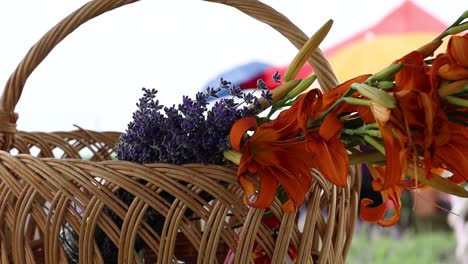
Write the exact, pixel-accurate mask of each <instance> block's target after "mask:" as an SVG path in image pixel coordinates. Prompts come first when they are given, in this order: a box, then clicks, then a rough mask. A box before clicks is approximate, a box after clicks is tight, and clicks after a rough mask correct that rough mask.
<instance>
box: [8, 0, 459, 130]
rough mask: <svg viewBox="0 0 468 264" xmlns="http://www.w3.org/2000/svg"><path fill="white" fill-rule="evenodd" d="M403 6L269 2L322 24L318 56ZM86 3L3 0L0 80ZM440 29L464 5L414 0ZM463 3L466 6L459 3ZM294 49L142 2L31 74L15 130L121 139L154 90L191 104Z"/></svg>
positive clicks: (247, 25)
mask: <svg viewBox="0 0 468 264" xmlns="http://www.w3.org/2000/svg"><path fill="white" fill-rule="evenodd" d="M402 1H403V0H391V1H390V0H387V1H375V0H362V1H358V0H355V1H338V0H323V1H312V0H288V1H286V0H268V1H267V0H265V1H264V2H265V3H267V4H270V5H271V6H273V7H274V8H276V9H277V10H279V11H280V12H282V13H283V14H285V15H286V16H287V17H289V18H290V19H291V20H292V21H293V22H294V23H296V24H297V25H298V26H299V27H300V28H301V29H302V30H303V31H304V32H306V33H307V34H308V35H311V34H313V33H314V31H315V30H316V29H318V28H319V27H320V26H321V25H322V24H323V23H324V22H326V21H327V20H328V19H333V20H334V25H333V28H332V30H331V32H330V33H329V35H328V36H327V38H326V40H325V41H324V43H323V45H322V48H326V47H330V46H332V45H333V44H335V43H337V42H339V41H340V40H342V39H344V38H347V37H350V36H352V35H353V34H354V33H356V32H358V31H361V30H364V29H366V28H367V27H370V26H372V25H373V24H374V23H376V22H377V21H379V19H380V18H382V17H383V16H385V14H387V13H388V12H390V11H391V10H392V9H394V8H396V7H397V6H398V5H400V4H401V3H402ZM86 2H87V1H85V0H40V1H37V0H14V1H12V0H10V1H7V0H3V1H0V36H1V41H0V81H1V82H2V86H4V85H5V83H6V81H7V79H8V77H9V76H10V74H11V73H12V72H13V71H14V69H15V68H16V66H17V65H18V63H19V62H20V61H21V59H22V58H23V56H24V55H25V54H26V52H27V51H28V50H29V48H30V47H31V46H32V45H33V44H34V43H35V42H36V41H37V40H38V39H39V38H40V37H41V36H42V35H44V33H45V32H47V31H48V30H49V29H50V28H51V27H53V26H54V25H55V24H56V23H57V22H58V21H60V20H61V19H62V18H64V17H65V16H67V15H68V14H69V13H71V12H73V11H74V10H76V9H77V8H78V7H80V6H81V5H83V4H85V3H86ZM413 2H414V3H416V4H418V5H419V6H421V7H422V8H424V9H425V10H427V11H428V12H429V13H431V14H433V15H434V16H435V17H436V18H438V19H440V20H441V21H442V22H445V23H446V24H449V23H451V22H453V21H454V20H455V19H456V18H457V17H458V16H459V15H461V14H462V12H463V11H464V10H466V9H467V6H468V5H466V2H464V1H462V0H444V1H442V0H413ZM463 3H464V4H463ZM295 52H296V50H295V48H294V47H293V46H292V45H291V44H290V43H289V42H288V41H287V40H286V39H284V38H283V37H282V36H281V35H279V34H278V33H277V32H275V31H274V30H273V29H271V28H269V27H267V26H266V25H264V24H262V23H260V22H258V21H255V20H253V19H252V18H250V17H248V16H246V15H244V14H242V13H240V12H239V11H237V10H235V9H233V8H231V7H227V6H224V5H220V4H215V3H208V2H204V1H200V0H165V1H154V0H153V1H151V0H145V1H140V2H137V3H134V4H130V5H127V6H124V7H121V8H119V9H116V10H113V11H111V12H109V13H106V14H104V15H101V16H99V17H97V18H95V19H93V20H91V21H89V22H88V23H86V24H85V25H83V26H82V27H80V28H79V29H78V30H77V31H76V32H74V33H72V34H71V35H70V36H69V37H67V38H66V39H65V40H64V41H63V42H62V43H60V44H59V45H58V46H57V47H56V48H55V49H54V50H53V51H52V52H51V54H50V55H49V56H48V57H47V58H46V59H45V60H44V61H43V63H42V64H41V65H40V66H39V67H38V68H37V69H36V70H35V71H34V72H33V74H32V75H31V76H30V78H29V79H28V81H27V82H26V86H25V89H24V92H23V95H22V97H21V99H20V101H19V103H18V105H17V107H16V112H18V113H19V120H18V129H20V130H27V131H32V130H34V131H56V130H65V131H66V130H72V129H73V124H77V125H79V126H82V127H83V128H87V129H95V130H117V131H124V130H125V128H126V125H127V123H128V122H129V121H130V119H131V113H132V112H133V111H134V110H135V108H136V107H135V103H136V102H137V100H138V98H139V97H140V96H141V88H142V87H147V88H157V89H158V90H159V91H160V94H159V95H160V97H161V101H162V102H163V103H164V104H167V105H169V104H174V103H178V102H179V101H180V98H181V96H182V95H183V94H187V95H193V94H194V93H195V92H196V91H198V90H199V89H200V88H201V87H202V86H203V85H204V84H206V83H207V82H208V81H209V80H211V79H212V78H213V77H215V76H217V75H218V74H219V73H221V72H223V71H226V70H229V69H230V68H232V67H235V66H238V65H240V64H242V63H245V62H249V61H252V60H257V61H262V62H266V63H270V64H277V65H284V64H287V63H289V61H290V60H291V59H292V58H293V56H294V55H295Z"/></svg>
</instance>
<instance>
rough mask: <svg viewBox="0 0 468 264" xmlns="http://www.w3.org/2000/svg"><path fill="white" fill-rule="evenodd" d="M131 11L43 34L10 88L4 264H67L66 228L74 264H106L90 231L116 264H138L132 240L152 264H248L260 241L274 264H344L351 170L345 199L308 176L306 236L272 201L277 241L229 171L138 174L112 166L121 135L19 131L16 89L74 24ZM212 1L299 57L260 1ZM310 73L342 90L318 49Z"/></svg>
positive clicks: (4, 136)
mask: <svg viewBox="0 0 468 264" xmlns="http://www.w3.org/2000/svg"><path fill="white" fill-rule="evenodd" d="M132 2H136V1H135V0H95V1H91V2H89V3H88V4H86V5H85V6H83V7H82V8H80V9H78V10H77V11H75V12H74V13H72V14H71V15H69V16H68V17H66V18H65V19H64V20H63V21H61V22H60V23H59V24H57V25H56V26H55V27H54V28H52V29H51V30H50V31H49V32H48V33H47V34H46V35H44V37H43V38H42V39H41V40H40V41H39V42H38V43H36V44H35V45H34V46H33V47H32V48H31V50H30V51H29V52H28V54H27V55H26V56H25V58H24V59H23V61H22V62H21V63H20V65H19V66H18V68H17V69H16V71H15V72H14V73H13V74H12V75H11V77H10V79H9V80H8V83H7V84H6V87H5V90H4V93H3V95H2V98H1V102H0V133H1V137H0V146H1V148H2V149H3V151H0V227H1V229H0V230H1V231H0V261H1V263H66V262H67V257H66V249H65V248H66V247H65V245H64V244H63V242H62V240H61V239H60V237H61V232H63V228H64V226H68V227H69V228H71V230H73V231H74V233H76V234H77V235H78V238H77V241H78V242H79V263H106V260H105V259H103V258H102V256H101V254H100V251H99V248H98V246H97V244H96V240H95V230H96V229H97V228H99V229H100V230H102V231H103V232H104V233H105V234H106V235H107V236H108V237H109V238H110V239H111V240H112V242H113V243H114V244H115V245H117V246H118V248H119V252H118V263H140V262H141V258H140V256H139V255H138V252H136V251H135V249H134V243H135V241H136V240H137V239H139V240H142V241H144V243H145V250H146V256H150V255H153V256H155V261H157V263H174V261H175V260H176V259H179V260H180V259H182V260H184V259H185V260H186V261H188V262H189V263H195V262H196V263H219V262H222V259H223V255H222V254H221V255H220V252H225V251H223V250H221V249H222V248H224V249H232V250H233V251H234V252H235V263H250V262H251V252H252V247H253V244H254V242H255V241H257V242H258V244H259V245H260V246H261V247H262V248H263V249H264V250H265V252H266V253H267V254H268V255H269V256H271V258H272V262H273V263H284V262H285V256H286V252H287V250H288V247H289V244H292V245H294V246H295V248H297V249H298V260H297V262H298V263H343V262H344V261H345V257H346V254H347V252H348V249H349V246H350V243H351V239H352V234H353V229H354V223H355V219H356V212H357V204H358V195H359V186H360V173H359V171H358V170H355V169H354V168H351V170H350V171H351V174H352V177H349V179H350V180H349V183H348V186H347V187H346V188H336V187H335V186H333V185H332V184H331V183H329V182H328V181H327V180H325V179H324V178H323V177H322V176H320V175H319V174H318V173H315V174H314V176H315V180H314V181H313V184H312V187H311V189H310V192H309V193H308V195H307V197H306V202H307V211H306V212H305V213H306V216H305V223H304V227H303V230H302V231H301V230H300V229H299V227H298V226H297V224H296V220H295V219H296V215H295V214H284V213H283V212H282V209H281V203H280V202H279V201H278V200H275V201H274V203H273V204H272V205H271V208H270V209H271V211H272V212H273V214H274V215H275V216H276V217H278V218H279V219H281V228H280V230H279V233H278V236H277V238H276V239H274V238H273V237H272V234H270V232H269V231H268V229H267V227H266V226H264V224H263V223H262V222H261V220H262V216H263V214H264V210H263V209H253V208H247V207H246V206H245V205H244V204H243V202H242V190H241V188H240V186H239V185H238V184H237V181H236V173H235V168H228V167H221V166H206V165H200V164H189V165H183V166H175V165H170V164H147V165H139V164H135V163H131V162H125V161H116V160H111V158H112V154H113V153H114V152H115V144H116V142H117V140H118V136H119V133H115V132H94V131H88V130H83V129H78V130H76V131H72V132H56V133H37V132H36V133H31V132H22V131H16V120H17V114H16V113H14V109H15V106H16V104H17V102H18V100H19V98H20V96H21V92H22V89H23V86H24V84H25V82H26V79H27V78H28V77H29V75H30V74H31V73H32V72H33V71H34V69H35V68H36V67H37V66H38V65H39V64H40V63H41V62H42V60H43V59H44V58H45V57H46V56H47V54H48V53H49V52H50V51H51V50H52V49H53V48H54V47H55V46H56V45H57V44H58V43H59V42H60V41H61V40H63V39H64V38H65V37H66V36H67V35H68V34H69V33H71V32H72V31H73V30H75V29H76V28H77V27H79V26H80V25H81V24H83V23H85V22H86V21H88V20H90V19H92V18H94V17H96V16H98V15H100V14H102V13H104V12H107V11H110V10H113V9H114V8H117V7H120V6H123V5H125V4H129V3H132ZM212 2H220V3H223V4H226V5H230V6H233V7H236V8H238V9H239V10H241V11H242V12H244V13H246V14H248V15H250V16H252V17H254V18H255V19H257V20H259V21H262V22H264V23H267V24H268V25H270V26H272V27H273V28H275V29H276V30H277V31H279V32H280V33H281V34H283V35H284V36H285V37H286V38H287V39H289V40H290V41H291V42H292V43H293V44H294V45H295V46H296V47H297V48H300V47H302V45H303V44H304V43H305V42H306V40H307V39H308V38H307V36H306V35H305V34H304V33H303V32H302V31H300V30H299V29H298V28H297V27H296V26H295V25H293V24H292V23H291V22H290V21H289V20H288V19H287V18H286V17H284V16H283V15H281V14H279V13H278V12H277V11H275V10H274V9H272V8H271V7H269V6H267V5H264V4H262V3H260V2H258V1H254V0H242V1H241V0H233V1H228V0H226V1H222V0H213V1H212ZM309 62H310V63H311V64H312V65H313V66H314V69H315V71H316V73H317V75H318V76H319V81H320V84H321V87H322V89H324V90H328V89H330V88H332V87H334V86H335V85H336V84H337V81H336V79H335V77H334V74H333V72H332V70H331V68H330V65H329V64H328V62H327V61H326V59H325V58H324V56H323V54H322V53H321V51H320V50H317V51H316V52H315V53H314V55H313V56H312V58H310V60H309ZM129 103H132V102H129ZM124 122H126V121H125V120H124ZM90 154H91V155H90ZM90 156H91V158H90V159H89V157H90ZM83 157H86V158H87V160H84V159H83ZM142 182H145V184H143V183H142ZM119 189H124V190H126V191H128V192H129V193H131V194H132V195H134V196H135V199H134V200H133V202H132V203H131V204H130V206H128V205H126V204H125V203H123V202H122V201H121V200H120V199H119V198H118V197H117V196H116V195H115V192H116V191H117V190H119ZM163 192H168V193H170V194H172V195H173V196H174V197H176V199H175V200H174V201H173V202H172V203H169V202H168V201H167V200H166V199H164V198H163V197H162V196H161V194H162V193H163ZM202 192H203V193H209V194H210V195H211V197H213V200H212V201H211V202H207V201H206V200H205V199H203V198H202V197H201V196H200V194H201V193H202ZM103 208H108V209H110V210H112V211H113V213H114V214H115V215H117V216H118V217H119V218H121V219H122V220H123V224H122V226H121V227H120V228H119V226H117V225H116V224H115V223H114V222H113V221H112V220H111V219H110V217H109V215H107V214H105V213H103ZM149 208H153V209H154V210H156V211H157V212H159V213H160V214H161V215H163V216H164V217H165V222H164V227H163V228H162V232H161V234H160V235H158V234H157V233H155V232H154V231H153V229H152V228H150V227H149V225H148V224H147V223H145V222H144V221H143V216H144V214H145V212H146V211H147V210H148V209H149ZM187 210H191V211H193V212H194V216H195V217H196V218H197V219H199V220H197V221H195V220H193V218H189V217H188V216H187V214H186V212H187ZM201 223H202V224H201ZM239 224H241V225H242V231H241V233H240V235H239V234H237V233H236V230H235V229H233V226H236V225H239ZM187 243H189V245H190V247H187ZM189 249H192V250H195V251H196V252H198V254H196V255H195V256H191V258H190V259H186V258H187V251H188V252H189V254H192V253H193V252H191V251H190V250H189ZM148 259H149V257H148V258H147V259H146V262H145V263H148V262H149V261H148Z"/></svg>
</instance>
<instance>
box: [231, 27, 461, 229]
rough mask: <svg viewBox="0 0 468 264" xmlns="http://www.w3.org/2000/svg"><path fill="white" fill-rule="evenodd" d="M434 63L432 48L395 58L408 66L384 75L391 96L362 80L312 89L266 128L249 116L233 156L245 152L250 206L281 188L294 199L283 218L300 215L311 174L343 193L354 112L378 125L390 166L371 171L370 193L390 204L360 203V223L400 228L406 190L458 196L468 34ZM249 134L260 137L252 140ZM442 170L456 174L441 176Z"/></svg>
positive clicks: (239, 125) (234, 132)
mask: <svg viewBox="0 0 468 264" xmlns="http://www.w3.org/2000/svg"><path fill="white" fill-rule="evenodd" d="M427 56H428V54H427V50H423V51H413V52H411V53H409V54H407V55H406V56H404V57H402V58H401V59H398V60H396V61H395V62H394V65H400V66H401V67H400V68H398V71H396V73H393V74H392V75H391V76H390V78H388V76H387V80H386V81H387V82H391V87H390V88H387V89H379V88H377V87H373V83H372V82H369V80H371V79H372V78H370V75H363V76H359V77H357V78H354V79H352V80H350V81H347V82H345V83H343V84H341V85H339V86H338V87H336V88H335V89H333V90H332V91H330V92H327V93H325V94H322V93H321V92H320V90H318V89H312V90H310V91H309V92H307V93H305V94H303V95H302V96H300V97H299V99H297V101H295V102H294V104H293V105H292V106H291V107H290V108H288V109H287V110H283V111H282V112H280V114H279V115H278V117H277V118H276V119H274V120H269V121H267V122H263V123H262V121H261V120H262V119H260V118H256V117H247V118H243V119H241V120H239V121H237V122H236V123H235V124H234V126H233V127H232V129H231V132H230V140H231V145H232V147H233V149H234V150H236V151H239V152H241V153H242V157H241V160H240V164H239V169H238V172H237V174H238V180H239V183H240V184H241V186H242V187H243V189H244V191H245V199H244V200H245V203H246V204H248V205H250V206H252V207H259V208H267V207H268V206H269V205H270V204H271V203H272V201H273V199H274V198H275V197H276V194H277V189H278V184H281V186H282V187H283V188H284V190H285V192H286V193H287V195H288V200H287V201H284V202H285V203H284V206H283V208H284V210H285V211H289V212H290V211H293V210H296V209H297V208H298V207H299V206H300V205H301V204H302V202H303V200H304V196H305V195H306V193H307V192H308V191H309V188H310V185H311V181H312V174H311V169H316V170H317V171H319V172H320V173H321V174H323V175H324V176H325V177H327V178H328V180H329V181H330V182H332V183H333V184H335V185H337V186H340V187H342V186H345V185H346V183H347V175H348V167H349V165H350V159H349V154H348V151H347V147H348V146H346V145H345V143H343V140H342V134H343V129H345V128H347V127H346V125H347V124H346V120H347V119H346V118H341V117H343V115H350V114H354V115H355V116H357V115H358V116H359V118H360V120H361V122H362V125H363V126H366V125H368V124H371V123H375V124H376V127H377V128H378V130H377V132H379V133H380V137H377V141H378V142H381V144H382V145H383V150H384V151H383V153H382V154H383V155H385V164H372V162H369V163H368V168H369V171H370V172H371V173H372V176H373V183H372V186H373V189H374V190H375V191H378V192H380V193H381V196H382V200H383V201H384V202H383V203H382V204H380V205H375V204H374V201H372V200H370V199H363V200H362V201H361V218H362V219H363V220H365V221H369V222H376V223H378V224H380V225H382V226H391V225H394V224H395V223H396V222H397V221H398V219H399V215H400V208H401V201H400V195H401V192H402V190H404V189H413V188H419V187H423V186H427V185H429V186H432V187H433V188H437V189H440V190H442V191H446V192H452V193H453V188H454V186H453V185H457V184H460V183H466V182H467V180H468V179H467V177H468V171H467V170H468V160H467V159H468V158H467V157H468V140H467V139H468V127H467V120H466V114H467V107H465V106H460V104H458V103H457V100H465V99H466V89H467V86H468V34H467V35H464V36H452V37H451V39H450V40H449V43H448V46H447V51H446V52H445V53H442V54H439V55H438V56H436V57H435V58H434V59H433V60H432V61H430V62H427V61H425V59H426V57H427ZM389 80H390V81H389ZM356 83H357V84H362V85H364V84H365V85H366V87H365V89H367V90H366V91H370V93H364V92H361V90H359V89H358V90H353V91H351V90H352V89H353V86H352V84H356ZM369 89H370V90H369ZM377 90H378V92H376V91H377ZM349 91H351V92H349ZM382 93H384V94H385V96H386V97H385V98H387V97H389V98H391V100H392V102H394V103H395V106H393V104H392V107H389V105H385V104H383V103H381V102H382V100H385V98H384V99H382V100H380V99H379V98H380V95H379V94H382ZM345 97H346V98H345ZM376 98H377V99H376ZM345 99H346V100H345ZM353 100H355V101H356V100H360V101H359V102H360V103H357V104H356V103H353V102H355V101H353ZM249 130H253V134H252V133H250V134H249V133H247V132H248V131H249ZM368 146H370V147H375V145H372V144H369V145H368ZM349 147H353V148H354V147H355V146H349ZM381 152H382V151H381ZM442 172H444V173H447V172H449V173H451V174H452V176H451V177H449V178H447V179H446V178H443V177H441V175H440V174H441V173H442ZM253 175H257V176H258V177H259V190H258V191H257V190H256V188H255V185H254V183H253V182H252V180H251V178H250V176H253ZM408 175H410V176H412V178H409V177H408ZM457 186H458V185H457ZM458 187H459V186H458ZM460 188H461V187H460ZM388 201H389V202H391V203H392V204H393V207H394V209H395V214H394V215H393V216H391V217H390V218H386V214H387V207H386V204H388Z"/></svg>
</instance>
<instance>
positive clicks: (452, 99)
mask: <svg viewBox="0 0 468 264" xmlns="http://www.w3.org/2000/svg"><path fill="white" fill-rule="evenodd" d="M444 98H445V100H447V102H449V103H451V104H453V105H456V106H460V107H464V108H468V100H466V99H462V98H460V97H456V96H451V95H449V96H445V97H444Z"/></svg>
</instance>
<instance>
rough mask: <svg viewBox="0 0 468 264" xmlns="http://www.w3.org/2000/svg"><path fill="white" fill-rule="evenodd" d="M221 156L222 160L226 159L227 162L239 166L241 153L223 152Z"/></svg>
mask: <svg viewBox="0 0 468 264" xmlns="http://www.w3.org/2000/svg"><path fill="white" fill-rule="evenodd" d="M223 155H224V158H226V159H227V160H229V161H232V162H233V163H235V164H237V165H239V164H240V160H241V157H242V154H241V153H239V152H237V151H234V150H225V151H224V152H223Z"/></svg>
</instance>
